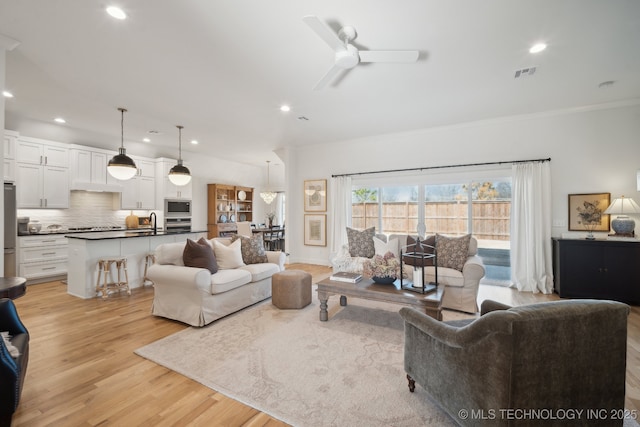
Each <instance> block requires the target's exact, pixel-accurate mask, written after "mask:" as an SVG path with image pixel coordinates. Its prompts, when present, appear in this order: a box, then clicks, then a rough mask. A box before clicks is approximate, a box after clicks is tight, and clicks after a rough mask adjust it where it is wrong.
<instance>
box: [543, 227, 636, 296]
mask: <svg viewBox="0 0 640 427" xmlns="http://www.w3.org/2000/svg"><path fill="white" fill-rule="evenodd" d="M553 276H554V282H555V291H556V292H557V293H558V295H560V296H561V297H563V298H596V299H611V300H616V301H622V302H626V303H640V242H633V241H620V240H577V239H553Z"/></svg>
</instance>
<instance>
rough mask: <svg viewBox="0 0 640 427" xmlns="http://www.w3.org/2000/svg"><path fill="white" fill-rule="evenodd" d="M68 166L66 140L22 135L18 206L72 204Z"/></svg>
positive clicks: (18, 153) (18, 152) (18, 148)
mask: <svg viewBox="0 0 640 427" xmlns="http://www.w3.org/2000/svg"><path fill="white" fill-rule="evenodd" d="M68 166H69V150H68V148H67V145H66V144H60V143H56V142H51V141H45V140H41V139H36V138H28V137H19V138H18V140H17V142H16V196H17V205H18V209H33V208H48V209H64V208H68V207H69V167H68Z"/></svg>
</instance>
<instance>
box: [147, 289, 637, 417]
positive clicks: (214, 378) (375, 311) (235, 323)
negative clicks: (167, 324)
mask: <svg viewBox="0 0 640 427" xmlns="http://www.w3.org/2000/svg"><path fill="white" fill-rule="evenodd" d="M338 299H339V298H338V297H337V296H332V297H331V298H330V299H329V321H328V322H320V321H319V319H318V312H319V303H318V300H317V296H316V292H315V287H314V292H313V302H312V304H311V305H309V306H307V307H306V308H304V309H302V310H279V309H277V308H276V307H274V306H273V305H272V304H271V300H267V301H264V302H262V303H259V304H257V305H255V306H253V307H250V308H247V309H245V310H243V311H241V312H239V313H236V314H234V315H231V316H228V317H226V318H223V319H220V320H217V321H215V322H213V323H212V324H210V325H208V326H206V327H204V328H189V329H186V330H184V331H181V332H178V333H176V334H173V335H171V336H169V337H166V338H163V339H161V340H159V341H156V342H154V343H152V344H149V345H147V346H145V347H142V348H140V349H138V350H136V354H138V355H140V356H142V357H145V358H147V359H149V360H152V361H153V362H156V363H158V364H160V365H163V366H165V367H167V368H169V369H171V370H174V371H176V372H178V373H180V374H182V375H185V376H187V377H189V378H191V379H193V380H195V381H198V382H199V383H201V384H203V385H205V386H207V387H209V388H211V389H214V390H216V391H219V392H221V393H223V394H225V395H227V396H229V397H231V398H233V399H236V400H238V401H240V402H243V403H245V404H247V405H249V406H251V407H254V408H256V409H258V410H260V411H262V412H265V413H267V414H269V415H271V416H273V417H274V418H277V419H280V420H282V421H284V422H286V423H288V424H291V425H294V426H313V427H320V426H359V425H366V426H397V427H400V426H412V427H413V426H419V425H429V426H453V425H456V423H455V422H454V421H453V420H452V419H451V418H450V417H449V416H448V415H447V414H446V413H445V412H444V411H443V410H441V409H440V408H439V407H438V406H437V405H436V404H435V403H434V402H433V401H431V400H430V399H429V398H428V397H427V395H426V394H425V392H424V390H423V389H422V388H421V387H420V386H417V387H416V391H415V393H410V392H409V389H408V387H407V380H406V378H405V372H404V369H403V342H404V335H403V334H404V332H403V327H404V326H403V323H402V319H401V318H400V315H399V314H398V310H399V308H400V306H399V305H394V304H386V303H379V302H374V301H366V300H360V299H355V298H351V299H349V305H348V306H347V307H340V306H339V303H338ZM444 315H445V320H453V319H460V318H464V317H469V316H468V315H464V314H461V313H456V312H451V311H445V312H444ZM625 425H633V423H630V424H628V423H625Z"/></svg>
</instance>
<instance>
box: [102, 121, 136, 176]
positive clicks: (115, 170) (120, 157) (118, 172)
mask: <svg viewBox="0 0 640 427" xmlns="http://www.w3.org/2000/svg"><path fill="white" fill-rule="evenodd" d="M118 111H120V144H121V145H120V148H119V149H118V154H116V155H115V156H113V158H111V160H109V163H108V164H107V171H108V172H109V174H110V175H111V176H112V177H114V178H116V179H119V180H121V181H126V180H128V179H131V178H133V176H134V175H135V174H136V173H137V172H138V168H137V166H136V163H135V162H134V161H133V159H132V158H131V157H129V156H127V150H126V149H125V148H124V113H125V112H126V111H127V110H126V109H125V108H118Z"/></svg>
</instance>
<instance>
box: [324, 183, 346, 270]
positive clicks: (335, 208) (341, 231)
mask: <svg viewBox="0 0 640 427" xmlns="http://www.w3.org/2000/svg"><path fill="white" fill-rule="evenodd" d="M329 200H330V202H331V207H332V213H333V215H331V216H332V220H331V221H330V224H331V231H330V234H329V236H330V238H331V242H330V248H331V253H330V254H329V259H330V260H331V259H333V258H334V257H335V255H336V254H337V253H338V252H339V251H340V248H341V247H342V245H345V244H346V243H347V227H349V226H350V225H351V177H350V176H338V177H335V178H331V192H330V194H329Z"/></svg>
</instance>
